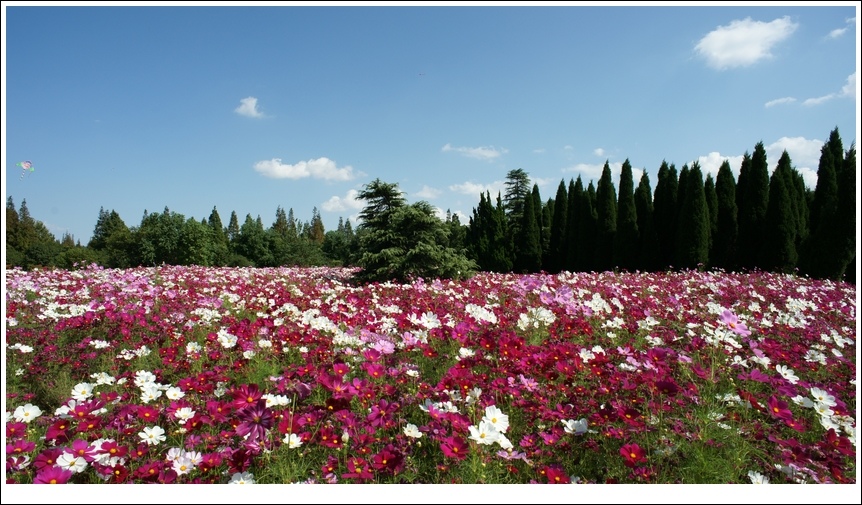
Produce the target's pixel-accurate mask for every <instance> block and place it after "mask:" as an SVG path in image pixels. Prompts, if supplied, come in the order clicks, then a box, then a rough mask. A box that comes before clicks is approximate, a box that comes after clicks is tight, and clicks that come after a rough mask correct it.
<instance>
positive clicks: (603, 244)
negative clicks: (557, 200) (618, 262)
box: [593, 161, 617, 272]
mask: <svg viewBox="0 0 862 505" xmlns="http://www.w3.org/2000/svg"><path fill="white" fill-rule="evenodd" d="M616 231H617V191H616V189H615V188H614V182H613V180H612V178H611V167H610V165H609V164H608V162H607V161H605V166H604V168H602V177H601V179H599V184H598V187H596V248H595V255H594V256H593V261H595V265H596V269H597V270H598V271H600V272H601V271H607V270H612V269H613V268H614V235H616Z"/></svg>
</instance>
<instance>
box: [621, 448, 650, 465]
mask: <svg viewBox="0 0 862 505" xmlns="http://www.w3.org/2000/svg"><path fill="white" fill-rule="evenodd" d="M620 455H622V457H623V463H625V465H626V466H628V467H633V466H635V465H636V464H638V463H640V462H642V461H646V452H644V450H643V449H641V447H640V446H639V445H638V444H626V445H624V446H622V447H620Z"/></svg>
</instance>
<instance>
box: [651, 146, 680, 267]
mask: <svg viewBox="0 0 862 505" xmlns="http://www.w3.org/2000/svg"><path fill="white" fill-rule="evenodd" d="M678 184H679V180H678V178H677V172H676V167H675V166H673V165H668V164H667V162H666V161H662V162H661V166H660V167H659V169H658V182H657V183H656V187H655V195H654V197H653V209H654V213H653V216H654V222H655V226H656V236H657V237H658V243H659V253H658V264H659V265H661V266H662V267H664V268H666V267H668V266H670V265H671V264H672V263H673V254H674V242H675V240H676V238H675V237H676V205H677V192H678Z"/></svg>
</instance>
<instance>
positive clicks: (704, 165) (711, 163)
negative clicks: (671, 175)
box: [650, 151, 769, 189]
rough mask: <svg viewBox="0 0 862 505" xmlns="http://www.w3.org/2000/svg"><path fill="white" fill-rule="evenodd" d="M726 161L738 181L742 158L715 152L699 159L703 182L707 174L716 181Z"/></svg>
mask: <svg viewBox="0 0 862 505" xmlns="http://www.w3.org/2000/svg"><path fill="white" fill-rule="evenodd" d="M768 157H769V155H768V154H767V159H768ZM724 160H727V162H728V164H730V170H731V171H732V172H733V177H734V179H738V178H739V167H740V166H742V156H741V155H740V156H723V155H722V154H721V153H719V152H717V151H713V152H711V153H709V154H707V155H706V156H698V158H697V163H698V164H699V165H700V171H701V172H703V180H704V181H706V174H712V179H713V180H715V179H716V178H717V177H718V169H719V168H721V164H722V163H724ZM689 166H691V165H689ZM680 168H681V167H680ZM650 182H652V181H650ZM653 189H655V188H653Z"/></svg>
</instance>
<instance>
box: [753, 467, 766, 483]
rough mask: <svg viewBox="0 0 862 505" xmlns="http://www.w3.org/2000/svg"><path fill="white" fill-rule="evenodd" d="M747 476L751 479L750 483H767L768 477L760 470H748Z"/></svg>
mask: <svg viewBox="0 0 862 505" xmlns="http://www.w3.org/2000/svg"><path fill="white" fill-rule="evenodd" d="M748 478H749V479H751V483H752V484H769V479H768V478H767V477H766V476H765V475H763V474H762V473H760V472H755V471H753V470H749V472H748Z"/></svg>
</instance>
